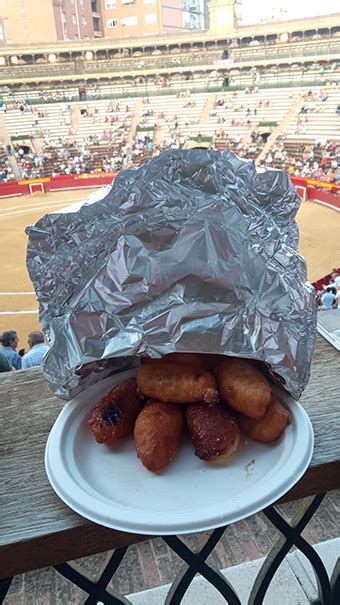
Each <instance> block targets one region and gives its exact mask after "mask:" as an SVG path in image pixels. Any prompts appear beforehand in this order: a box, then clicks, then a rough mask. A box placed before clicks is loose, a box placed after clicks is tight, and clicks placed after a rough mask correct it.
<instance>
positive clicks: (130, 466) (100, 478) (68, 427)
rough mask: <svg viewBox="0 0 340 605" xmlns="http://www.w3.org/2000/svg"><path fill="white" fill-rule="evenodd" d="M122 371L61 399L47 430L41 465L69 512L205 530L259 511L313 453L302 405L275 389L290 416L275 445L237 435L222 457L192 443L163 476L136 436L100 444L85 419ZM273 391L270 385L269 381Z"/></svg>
mask: <svg viewBox="0 0 340 605" xmlns="http://www.w3.org/2000/svg"><path fill="white" fill-rule="evenodd" d="M133 375H134V372H133V371H128V372H123V373H121V374H120V375H116V376H113V377H110V378H107V379H106V380H103V381H102V382H101V383H99V384H97V385H95V386H93V387H91V388H90V389H88V390H87V391H85V392H83V393H81V394H80V395H78V396H77V397H75V399H73V400H72V401H70V402H68V403H67V404H65V407H64V408H63V410H62V411H61V413H60V415H59V417H58V418H57V420H56V422H55V424H54V426H53V428H52V431H51V433H50V435H49V438H48V441H47V445H46V452H45V467H46V472H47V476H48V479H49V481H50V483H51V485H52V487H53V489H54V491H55V492H56V493H57V494H58V496H59V497H60V498H61V499H62V500H63V501H64V502H65V504H67V505H68V506H69V507H70V508H72V509H73V510H74V511H76V512H77V513H79V514H80V515H82V516H83V517H86V518H87V519H90V520H91V521H94V522H95V523H99V524H100V525H105V526H106V527H111V528H113V529H118V530H121V531H126V532H133V533H141V534H146V535H162V534H163V535H166V534H185V533H191V532H198V531H203V530H206V529H211V528H214V527H220V526H222V525H225V524H229V523H234V522H235V521H239V520H240V519H244V518H246V517H249V516H250V515H252V514H254V513H256V512H258V511H260V510H262V509H263V508H265V507H266V506H268V505H270V504H272V503H273V502H275V501H276V500H277V499H278V498H280V497H281V496H282V495H283V494H285V493H286V492H287V491H288V490H289V489H290V488H291V487H293V485H294V484H295V483H296V482H297V481H298V480H299V479H300V477H302V475H303V474H304V472H305V471H306V469H307V468H308V466H309V463H310V461H311V458H312V453H313V443H314V439H313V429H312V425H311V422H310V420H309V418H308V416H307V414H306V412H305V411H304V409H303V407H302V406H301V405H300V404H299V403H296V402H294V401H293V400H292V399H291V398H290V397H289V396H288V395H286V394H285V393H282V392H280V391H277V393H276V394H277V395H279V398H280V400H281V401H282V403H284V404H285V405H287V406H288V405H289V409H290V410H291V412H292V423H291V424H290V426H289V427H287V429H286V430H285V432H284V435H283V436H282V438H281V439H280V440H279V441H277V442H276V443H275V444H271V445H264V444H261V443H256V442H254V441H252V440H250V439H248V438H246V437H243V436H242V438H241V441H240V445H239V448H238V450H237V452H236V453H235V454H233V455H232V456H231V457H230V458H229V459H227V460H226V462H224V463H223V464H221V463H219V464H218V465H212V464H207V463H205V462H203V461H202V460H200V459H199V458H197V456H194V449H193V446H192V445H191V444H190V443H189V442H185V443H183V445H182V448H181V451H180V454H179V456H178V457H177V459H176V460H175V461H174V462H173V464H172V465H171V466H170V467H169V468H168V469H166V470H165V471H164V472H163V474H161V475H154V474H152V473H150V472H148V471H147V470H146V469H145V468H144V467H143V465H142V464H141V462H140V461H139V460H138V458H137V456H136V451H135V446H134V442H133V438H132V437H131V438H129V439H127V440H125V441H124V442H122V444H121V445H120V446H119V448H118V449H116V450H115V451H113V449H112V448H111V447H109V446H107V445H100V444H98V443H96V441H95V440H94V438H93V436H92V434H91V432H90V429H89V427H88V424H87V419H88V417H89V414H90V412H91V410H92V409H93V407H94V406H95V405H96V404H97V403H98V401H99V400H100V398H101V397H102V396H103V395H104V394H105V393H107V392H108V391H109V390H110V389H111V388H112V387H113V386H114V385H115V384H117V383H118V382H121V381H122V380H125V379H126V378H128V377H130V376H133ZM274 392H275V388H274Z"/></svg>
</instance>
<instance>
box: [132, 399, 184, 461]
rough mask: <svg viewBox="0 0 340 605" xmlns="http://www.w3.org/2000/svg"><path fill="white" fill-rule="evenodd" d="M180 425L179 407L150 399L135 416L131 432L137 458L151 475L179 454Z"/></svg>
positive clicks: (182, 422) (181, 422)
mask: <svg viewBox="0 0 340 605" xmlns="http://www.w3.org/2000/svg"><path fill="white" fill-rule="evenodd" d="M183 426H184V418H183V412H182V409H181V407H180V406H177V405H173V404H169V403H164V402H163V401H156V400H151V401H150V402H149V403H147V405H146V406H145V407H144V408H143V410H142V411H141V413H140V414H139V416H138V418H137V420H136V424H135V430H134V437H135V444H136V450H137V455H138V458H140V460H141V462H142V463H143V464H144V466H145V468H147V469H148V470H149V471H152V472H153V473H157V472H159V471H162V470H163V469H164V468H165V467H167V466H168V465H169V464H170V462H171V461H172V460H173V459H174V458H175V456H176V454H177V453H178V451H179V448H180V443H181V435H182V430H183Z"/></svg>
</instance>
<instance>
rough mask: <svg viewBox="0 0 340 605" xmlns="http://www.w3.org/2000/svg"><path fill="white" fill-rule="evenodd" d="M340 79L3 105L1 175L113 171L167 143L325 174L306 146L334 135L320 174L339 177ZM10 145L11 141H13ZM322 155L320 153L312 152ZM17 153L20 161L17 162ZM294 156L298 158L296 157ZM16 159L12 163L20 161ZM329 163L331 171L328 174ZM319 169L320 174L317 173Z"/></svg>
mask: <svg viewBox="0 0 340 605" xmlns="http://www.w3.org/2000/svg"><path fill="white" fill-rule="evenodd" d="M339 107H340V89H339V88H338V87H336V86H334V85H333V86H327V87H313V88H312V89H309V88H306V87H295V88H273V89H258V88H250V89H249V88H247V89H245V90H243V91H229V92H222V93H196V94H195V93H191V92H190V90H189V89H188V90H186V91H182V92H178V93H177V94H176V95H166V96H150V97H143V98H131V99H130V98H127V99H126V100H122V99H113V100H111V101H108V100H98V101H84V102H68V103H58V102H55V103H49V104H46V103H45V104H44V103H40V104H32V105H28V104H27V103H25V101H24V100H22V101H19V102H17V103H15V104H8V105H6V107H5V109H4V110H3V111H2V112H1V115H0V123H1V125H2V131H3V133H5V139H6V140H7V141H10V142H11V143H10V148H11V149H12V150H13V151H12V156H11V157H9V158H8V160H7V163H8V161H10V163H11V166H10V167H9V166H8V165H6V156H5V155H4V152H3V155H2V157H1V158H0V161H1V167H2V180H10V179H14V178H19V177H20V178H34V177H39V176H48V175H58V174H70V173H73V172H75V173H78V174H79V173H81V172H91V171H98V170H100V171H103V172H107V171H111V170H116V169H121V168H124V167H127V166H134V165H139V164H140V163H141V161H144V160H145V159H147V158H150V157H152V155H155V154H158V153H159V152H160V151H162V150H164V149H168V148H176V147H180V148H183V147H191V146H193V145H201V146H205V147H210V148H212V149H217V150H223V149H225V148H230V149H232V150H234V151H235V152H236V153H237V154H238V155H239V156H240V157H244V158H250V159H254V160H256V161H257V162H258V163H260V164H262V165H266V166H275V167H283V168H285V169H287V170H289V171H290V173H291V174H298V175H299V173H300V170H302V168H303V167H304V166H305V164H306V163H307V167H308V171H309V172H306V170H305V171H304V173H303V176H312V175H313V174H314V173H315V175H316V173H318V174H319V172H318V170H319V168H320V167H321V163H320V164H319V163H318V159H320V161H321V160H322V157H321V158H318V157H315V158H314V157H313V158H312V160H313V162H312V163H310V159H311V158H310V157H309V155H308V156H307V157H308V162H307V159H304V155H305V152H306V150H307V151H309V147H311V146H315V145H316V146H318V149H319V150H320V146H321V147H322V148H325V147H326V146H327V145H328V143H329V142H330V141H333V142H338V143H339V145H335V148H334V149H333V148H332V150H331V151H332V154H333V155H334V158H333V156H332V158H331V160H332V161H333V164H332V165H330V163H331V162H329V163H327V162H326V163H324V165H323V167H324V168H325V169H327V170H324V171H323V173H322V174H319V176H323V178H324V180H331V181H333V182H335V183H336V182H338V181H339V180H340V175H339V169H338V166H337V156H338V152H339V148H340V117H339V115H338V114H339ZM7 152H8V149H7ZM316 155H318V154H316ZM13 163H14V166H13ZM296 163H297V164H296ZM15 164H16V168H17V169H16V170H15ZM331 169H333V170H331ZM327 171H330V172H329V174H327ZM315 175H314V176H315Z"/></svg>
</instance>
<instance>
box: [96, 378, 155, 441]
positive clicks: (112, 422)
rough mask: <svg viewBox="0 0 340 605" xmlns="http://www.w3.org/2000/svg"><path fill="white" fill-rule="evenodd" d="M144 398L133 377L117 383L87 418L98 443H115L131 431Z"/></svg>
mask: <svg viewBox="0 0 340 605" xmlns="http://www.w3.org/2000/svg"><path fill="white" fill-rule="evenodd" d="M143 403H144V398H143V397H142V396H141V394H140V393H139V392H138V389H137V383H136V380H135V379H134V378H129V379H128V380H125V381H124V382H122V383H120V384H117V385H116V386H115V387H113V389H112V390H111V391H110V392H109V393H108V394H107V395H105V397H103V398H102V399H101V400H100V402H99V403H98V405H96V407H95V408H94V409H93V410H92V413H91V416H90V418H89V419H88V423H89V426H90V429H91V431H92V433H93V435H94V437H95V439H96V441H97V442H98V443H115V442H116V441H118V439H121V438H122V437H126V436H127V435H129V434H130V433H132V431H133V428H134V425H135V421H136V418H137V416H138V414H139V412H140V411H141V409H142V407H143Z"/></svg>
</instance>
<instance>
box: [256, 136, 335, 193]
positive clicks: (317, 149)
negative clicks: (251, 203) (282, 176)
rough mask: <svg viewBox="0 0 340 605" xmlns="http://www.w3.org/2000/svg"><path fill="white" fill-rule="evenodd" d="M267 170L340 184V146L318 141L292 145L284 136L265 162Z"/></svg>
mask: <svg viewBox="0 0 340 605" xmlns="http://www.w3.org/2000/svg"><path fill="white" fill-rule="evenodd" d="M262 165H263V166H265V167H267V168H270V167H271V168H279V169H281V170H286V171H287V172H288V173H289V174H290V175H291V176H296V177H301V178H313V179H316V180H318V181H324V182H327V183H334V184H338V183H340V143H339V141H328V140H327V139H325V138H322V139H317V140H316V141H315V142H314V143H297V144H295V145H294V143H292V141H290V142H288V141H287V140H286V137H285V136H284V135H282V136H281V137H279V138H278V139H277V140H276V142H275V144H274V145H273V147H272V149H271V150H270V152H269V153H268V154H267V156H266V157H265V159H264V160H263V161H262Z"/></svg>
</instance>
